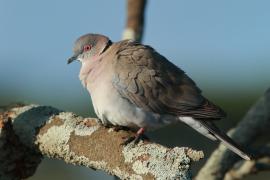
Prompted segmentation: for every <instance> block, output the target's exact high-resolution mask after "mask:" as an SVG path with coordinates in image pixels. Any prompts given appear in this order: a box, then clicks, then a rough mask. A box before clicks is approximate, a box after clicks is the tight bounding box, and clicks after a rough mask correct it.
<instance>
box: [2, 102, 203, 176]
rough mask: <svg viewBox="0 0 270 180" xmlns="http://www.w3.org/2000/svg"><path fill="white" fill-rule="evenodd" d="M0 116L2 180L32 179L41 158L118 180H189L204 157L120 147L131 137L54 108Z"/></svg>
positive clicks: (153, 147) (144, 146)
mask: <svg viewBox="0 0 270 180" xmlns="http://www.w3.org/2000/svg"><path fill="white" fill-rule="evenodd" d="M2 111H4V112H2V113H0V152H1V153H0V161H1V163H0V179H21V178H27V177H29V176H31V175H32V174H33V173H34V172H35V169H36V167H37V166H38V164H39V162H40V160H41V155H46V156H48V157H49V158H57V159H62V160H64V161H65V162H66V163H71V164H75V165H83V166H86V167H89V168H94V169H100V170H103V171H106V172H107V173H109V174H112V175H116V176H118V177H119V178H121V179H126V178H131V179H154V178H159V179H166V178H167V179H175V178H179V179H191V173H190V164H191V162H193V161H198V160H199V159H201V158H202V157H203V153H202V152H201V151H194V150H192V149H190V148H178V147H175V148H173V149H170V148H166V147H164V146H161V145H159V144H155V143H151V142H149V141H144V142H140V143H139V144H138V145H132V144H129V145H127V146H122V145H121V143H122V142H123V141H124V140H123V138H126V137H129V136H132V135H134V133H133V132H130V131H123V130H120V131H114V130H113V129H112V128H106V127H104V126H102V125H100V124H99V123H98V120H97V119H94V118H82V117H80V116H77V115H75V114H73V113H70V112H62V111H60V110H57V109H55V108H53V107H48V106H37V105H28V106H19V107H13V108H11V109H9V110H7V109H5V110H2ZM0 112H1V111H0ZM14 139H15V140H14ZM11 142H13V143H11ZM14 142H15V143H14ZM14 152H16V153H14ZM17 153H19V154H17ZM22 172H26V173H22Z"/></svg>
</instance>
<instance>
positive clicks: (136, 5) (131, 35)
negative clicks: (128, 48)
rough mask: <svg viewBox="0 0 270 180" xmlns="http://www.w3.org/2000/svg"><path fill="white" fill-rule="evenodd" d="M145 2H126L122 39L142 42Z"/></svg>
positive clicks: (138, 0) (135, 0)
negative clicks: (125, 17)
mask: <svg viewBox="0 0 270 180" xmlns="http://www.w3.org/2000/svg"><path fill="white" fill-rule="evenodd" d="M146 2H147V0H127V19H126V27H125V29H124V32H123V37H122V39H132V40H136V41H138V42H141V41H142V36H143V29H144V19H145V18H144V12H145V7H146Z"/></svg>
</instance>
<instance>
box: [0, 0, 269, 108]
mask: <svg viewBox="0 0 270 180" xmlns="http://www.w3.org/2000/svg"><path fill="white" fill-rule="evenodd" d="M167 2H168V1H162V0H155V1H153V0H152V1H149V4H148V7H147V12H146V26H145V28H146V29H145V36H144V37H145V38H144V43H146V44H150V45H152V46H153V47H154V48H156V49H157V50H158V51H159V52H160V53H161V54H163V55H165V56H166V57H167V58H168V59H170V60H171V61H172V62H173V63H175V64H176V65H178V66H179V67H181V68H182V69H184V70H185V71H186V72H187V74H188V75H189V76H191V77H192V78H193V79H194V80H195V81H196V82H197V83H198V84H199V86H200V87H201V88H202V89H203V90H205V91H206V92H207V91H208V90H210V91H214V92H215V91H221V90H222V92H225V93H227V94H230V93H232V92H236V91H238V92H250V91H254V90H255V91H256V90H258V91H260V92H263V91H264V90H265V89H266V87H268V85H269V75H270V72H269V67H270V51H269V49H270V35H269V32H270V23H269V19H270V11H269V6H270V2H269V1H266V0H265V1H262V0H261V1H248V0H238V1H233V0H227V1H215V0H205V1H180V0H171V1H169V2H170V3H167ZM0 23H1V24H0V27H1V28H0V83H1V86H0V91H1V93H2V92H3V93H2V95H3V94H4V95H6V96H10V100H11V101H16V100H18V99H19V100H23V101H25V100H27V101H30V102H37V103H45V104H46V103H47V104H51V101H52V100H55V99H56V98H57V101H59V103H56V104H55V105H59V104H61V102H62V103H63V102H66V101H71V102H80V101H85V102H86V101H88V95H87V93H86V91H85V90H84V89H83V88H82V86H81V85H80V82H79V80H78V72H79V68H80V65H79V64H78V63H77V64H73V65H70V66H67V65H66V59H67V58H68V57H69V56H70V55H71V54H72V51H71V50H72V46H73V42H74V40H75V39H76V38H77V37H78V36H80V35H82V34H85V33H88V32H95V33H101V34H105V35H107V36H109V37H110V38H111V39H112V40H113V41H118V40H120V39H121V34H122V30H123V28H124V23H125V1H124V0H118V1H108V0H98V1H97V0H96V1H94V0H91V1H90V0H77V1H64V0H61V1H60V0H59V1H53V0H46V1H44V0H25V1H20V0H0ZM224 89H225V90H224ZM42 97H43V98H42ZM44 97H46V98H44ZM85 99H86V100H85Z"/></svg>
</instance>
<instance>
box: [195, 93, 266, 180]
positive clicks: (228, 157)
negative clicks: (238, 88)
mask: <svg viewBox="0 0 270 180" xmlns="http://www.w3.org/2000/svg"><path fill="white" fill-rule="evenodd" d="M269 128H270V89H268V90H267V91H266V93H265V94H264V96H263V97H261V98H260V99H259V100H258V101H257V103H256V104H255V105H254V106H253V107H252V108H251V109H250V110H249V111H248V113H247V114H246V115H245V117H244V118H243V120H242V121H241V122H240V123H239V124H238V125H237V127H236V128H235V129H234V130H231V131H230V132H229V134H231V137H232V138H233V139H234V140H235V141H236V142H237V143H239V144H241V145H242V146H245V147H249V148H250V147H251V145H252V144H254V142H256V140H258V139H259V138H260V137H261V135H263V134H267V133H268V131H269ZM254 156H256V154H254ZM239 160H240V159H239V157H237V156H236V155H235V154H234V153H232V152H231V151H229V150H228V149H227V148H225V147H224V146H223V145H220V146H219V147H218V148H217V149H216V150H215V151H214V152H213V154H212V155H211V157H210V158H209V159H208V161H207V163H206V164H205V165H204V167H203V168H202V169H201V170H200V172H199V173H198V175H197V177H196V179H208V180H221V179H223V178H224V176H225V174H226V173H227V172H228V171H229V170H230V169H231V168H232V167H233V166H234V164H235V163H236V162H238V161H239Z"/></svg>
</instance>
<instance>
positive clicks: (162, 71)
mask: <svg viewBox="0 0 270 180" xmlns="http://www.w3.org/2000/svg"><path fill="white" fill-rule="evenodd" d="M73 52H74V55H73V56H72V57H71V58H69V59H68V64H69V63H71V62H73V61H75V60H78V61H80V62H81V69H80V73H79V79H80V80H81V83H82V85H83V86H84V87H85V88H86V89H87V90H88V91H89V93H90V96H91V99H92V103H93V107H94V110H95V113H96V115H97V116H98V118H99V119H100V121H101V122H102V124H104V125H105V126H106V125H112V126H116V127H117V126H118V127H126V128H129V129H131V130H134V131H137V133H136V136H135V137H132V138H130V139H129V140H127V142H126V143H130V142H131V141H135V142H138V140H139V139H140V138H141V137H142V136H143V134H144V132H145V131H150V130H155V129H158V128H162V127H164V126H167V125H169V124H173V123H178V122H183V123H185V124H187V125H189V126H190V127H192V128H193V129H195V130H196V131H198V132H199V133H201V134H202V135H204V136H206V137H208V138H210V139H212V140H219V141H221V142H222V143H223V144H224V145H225V146H227V147H228V148H229V149H230V150H232V151H233V152H235V153H236V154H238V155H239V156H240V157H242V158H243V159H246V160H250V159H251V158H250V155H248V154H247V153H246V152H245V151H244V149H243V148H242V147H240V146H239V145H238V144H236V143H235V142H234V141H233V140H232V139H231V138H230V137H228V136H227V135H226V134H225V133H224V132H222V131H221V130H220V129H219V128H218V127H217V126H216V125H215V124H214V122H215V121H216V120H219V119H222V118H225V116H226V114H225V112H224V111H223V110H222V109H221V108H220V107H218V106H217V105H215V104H213V103H212V102H210V101H209V100H208V99H207V98H205V97H204V96H203V95H202V92H201V90H200V89H199V88H198V87H197V85H196V84H195V82H194V81H193V80H192V79H191V78H190V77H189V76H188V75H187V74H186V73H185V72H184V71H183V70H182V69H180V68H179V67H177V66H176V65H174V64H173V63H172V62H170V61H169V60H168V59H166V58H165V57H164V56H162V55H161V54H159V53H158V52H157V51H156V50H155V49H154V48H152V47H151V46H148V45H143V44H140V43H138V42H135V41H132V40H123V41H119V42H112V41H111V40H110V39H109V38H108V37H106V36H104V35H100V34H91V33H90V34H86V35H83V36H81V37H79V38H78V39H77V40H76V41H75V43H74V47H73Z"/></svg>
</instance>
